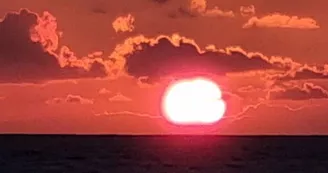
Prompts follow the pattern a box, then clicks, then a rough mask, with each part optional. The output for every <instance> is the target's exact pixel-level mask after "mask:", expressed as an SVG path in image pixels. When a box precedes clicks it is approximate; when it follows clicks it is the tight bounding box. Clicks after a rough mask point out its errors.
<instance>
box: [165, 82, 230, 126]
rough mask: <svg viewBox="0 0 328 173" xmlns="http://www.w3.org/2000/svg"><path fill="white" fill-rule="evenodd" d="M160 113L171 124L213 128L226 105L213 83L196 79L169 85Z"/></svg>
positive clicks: (219, 90) (218, 89) (217, 87)
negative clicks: (204, 125)
mask: <svg viewBox="0 0 328 173" xmlns="http://www.w3.org/2000/svg"><path fill="white" fill-rule="evenodd" d="M162 110H163V113H164V116H165V118H166V119H167V120H168V121H170V122H172V123H174V124H180V125H200V124H213V123H215V122H217V121H219V120H220V119H221V118H222V117H223V115H224V113H225V110H226V105H225V102H224V101H223V100H222V92H221V89H220V87H219V86H218V85H217V84H216V83H215V82H213V81H211V80H209V79H206V78H202V77H197V78H191V79H182V80H179V81H177V82H174V83H172V84H171V85H170V86H169V87H168V88H167V90H166V92H165V93H164V96H163V100H162Z"/></svg>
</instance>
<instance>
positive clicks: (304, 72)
mask: <svg viewBox="0 0 328 173" xmlns="http://www.w3.org/2000/svg"><path fill="white" fill-rule="evenodd" d="M269 79H271V80H278V81H293V80H307V79H328V66H327V65H324V66H323V67H319V66H308V65H306V64H305V65H303V66H301V67H298V68H293V69H291V70H289V71H287V72H286V73H283V74H276V75H271V76H269Z"/></svg>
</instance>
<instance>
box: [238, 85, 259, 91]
mask: <svg viewBox="0 0 328 173" xmlns="http://www.w3.org/2000/svg"><path fill="white" fill-rule="evenodd" d="M263 90H264V89H263V88H258V87H254V86H253V85H247V86H243V87H240V88H238V90H237V91H238V92H241V93H250V92H261V91H263Z"/></svg>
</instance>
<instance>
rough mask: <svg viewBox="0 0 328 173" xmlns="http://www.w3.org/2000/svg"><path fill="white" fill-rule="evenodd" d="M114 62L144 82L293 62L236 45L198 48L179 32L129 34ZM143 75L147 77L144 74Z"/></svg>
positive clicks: (275, 66) (115, 54) (221, 73)
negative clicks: (150, 34)
mask: <svg viewBox="0 0 328 173" xmlns="http://www.w3.org/2000/svg"><path fill="white" fill-rule="evenodd" d="M111 57H112V58H113V61H115V66H116V67H113V68H118V69H125V72H127V74H129V75H131V76H134V77H136V78H140V77H143V80H142V81H143V82H148V83H151V82H154V81H156V80H158V79H160V78H161V77H166V76H180V75H181V76H184V75H187V76H188V75H194V74H215V75H225V74H226V73H234V72H245V71H254V70H267V69H282V68H286V67H287V66H290V64H291V63H293V62H292V61H291V60H290V59H283V58H279V57H272V58H269V57H266V56H264V55H262V54H260V53H246V52H245V51H244V50H242V49H241V48H238V47H229V48H226V49H216V48H215V46H208V47H207V48H206V49H205V50H201V49H200V48H199V46H198V45H197V44H196V43H195V41H194V40H191V39H188V38H185V37H182V36H180V35H178V34H173V35H172V36H171V37H169V36H159V37H156V38H151V39H149V38H146V37H144V36H137V37H133V38H128V39H127V40H125V42H124V43H123V44H119V45H117V47H116V49H115V50H114V52H113V54H112V55H111ZM145 77H146V78H145Z"/></svg>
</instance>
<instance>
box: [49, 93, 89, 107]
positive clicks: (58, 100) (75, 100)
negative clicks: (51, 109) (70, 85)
mask: <svg viewBox="0 0 328 173" xmlns="http://www.w3.org/2000/svg"><path fill="white" fill-rule="evenodd" d="M65 103H69V104H93V103H94V101H93V100H92V99H88V98H83V97H82V96H80V95H71V94H69V95H67V96H66V97H55V98H51V99H49V100H47V101H46V104H50V105H52V104H65Z"/></svg>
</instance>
